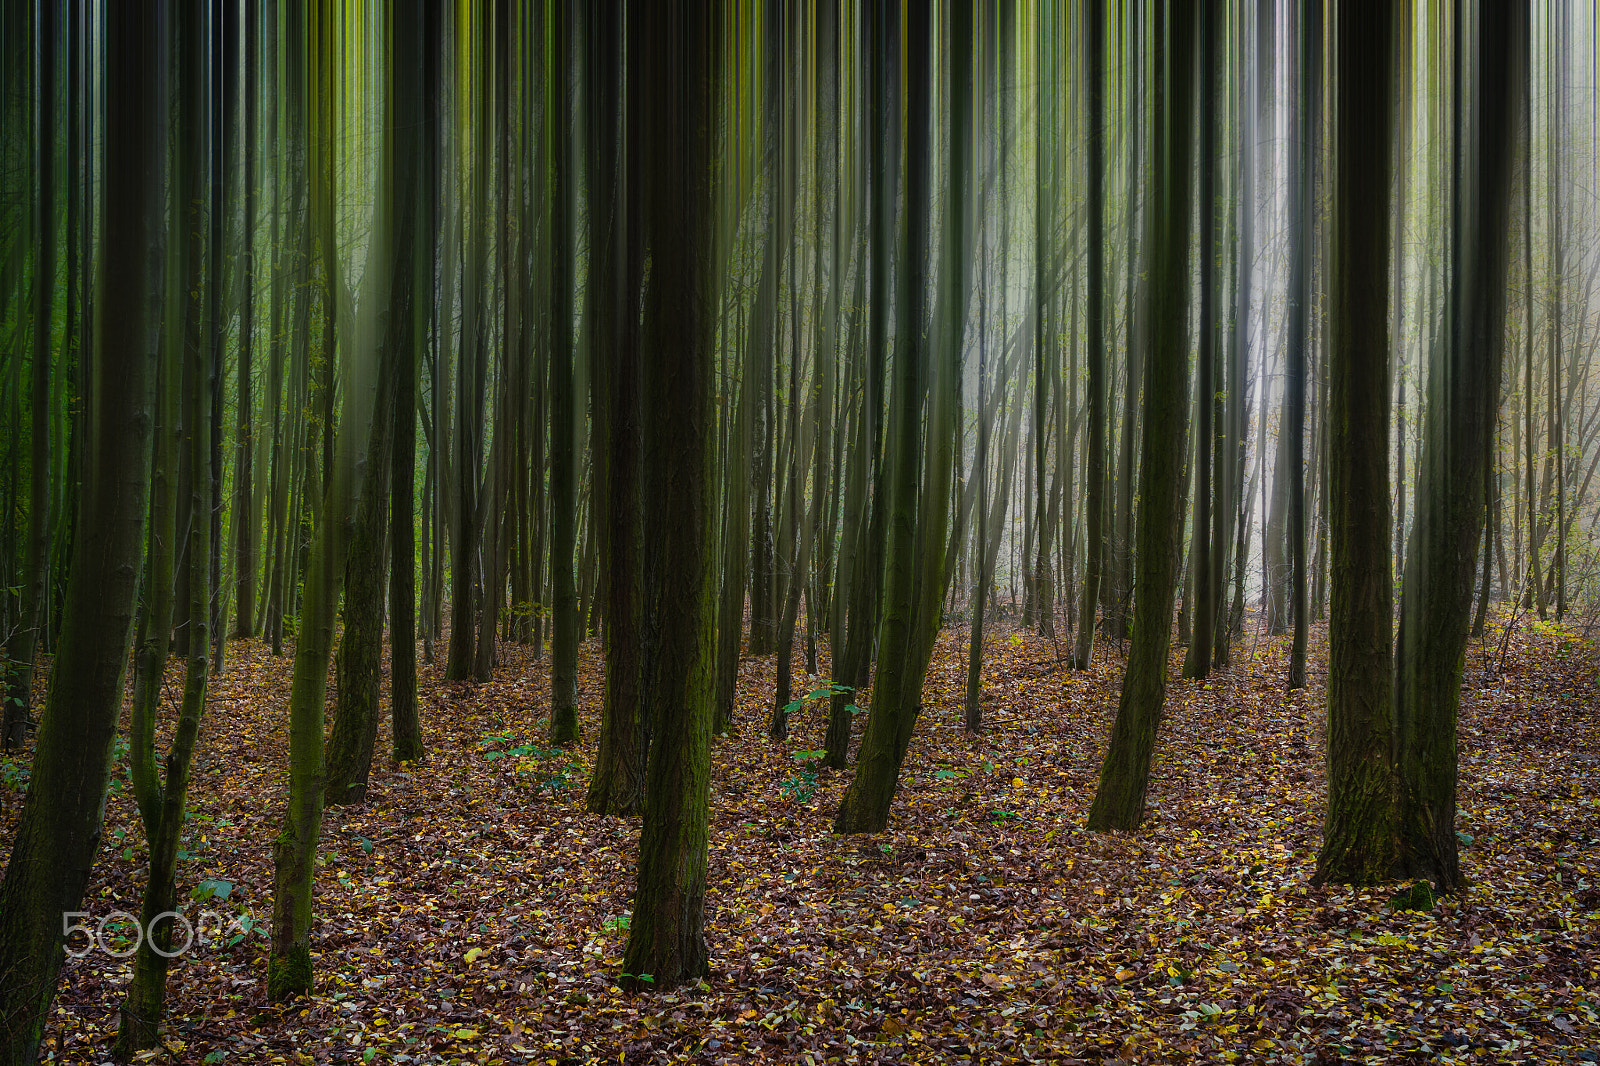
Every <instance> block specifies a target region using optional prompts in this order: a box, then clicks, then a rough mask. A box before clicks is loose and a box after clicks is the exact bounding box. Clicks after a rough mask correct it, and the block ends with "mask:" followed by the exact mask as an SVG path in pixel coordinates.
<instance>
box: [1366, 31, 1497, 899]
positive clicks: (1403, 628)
mask: <svg viewBox="0 0 1600 1066" xmlns="http://www.w3.org/2000/svg"><path fill="white" fill-rule="evenodd" d="M1528 17H1529V16H1528V6H1527V5H1526V4H1522V3H1506V4H1496V5H1489V6H1486V7H1484V8H1482V9H1481V10H1480V11H1479V13H1478V20H1479V23H1478V26H1477V27H1476V32H1475V33H1474V34H1473V36H1472V37H1470V38H1468V39H1470V40H1472V41H1475V42H1476V45H1475V52H1476V55H1475V56H1474V57H1473V58H1474V60H1475V61H1474V62H1473V63H1472V64H1471V66H1470V70H1467V71H1462V73H1461V74H1459V75H1458V77H1460V78H1461V80H1462V81H1468V80H1469V79H1470V84H1469V85H1467V86H1465V87H1463V86H1462V85H1461V84H1460V83H1459V82H1458V94H1460V95H1458V99H1462V98H1463V97H1464V96H1465V95H1466V93H1470V94H1471V99H1472V102H1471V107H1470V109H1465V110H1466V113H1467V114H1469V115H1470V116H1471V118H1470V119H1469V118H1462V119H1460V122H1461V125H1462V126H1463V127H1469V126H1470V128H1467V129H1463V131H1462V138H1463V139H1462V142H1461V143H1462V144H1463V145H1464V147H1463V149H1462V152H1461V158H1460V161H1459V164H1458V166H1457V169H1456V173H1455V176H1454V179H1455V182H1456V189H1455V200H1456V205H1457V209H1456V212H1455V225H1454V234H1453V241H1452V243H1453V245H1454V249H1453V256H1454V259H1455V268H1454V269H1453V270H1452V271H1451V273H1450V279H1451V295H1450V307H1449V321H1450V328H1451V334H1452V336H1451V337H1450V341H1449V343H1448V344H1446V345H1442V346H1440V347H1439V348H1438V349H1437V350H1436V352H1435V356H1434V358H1435V359H1436V360H1437V362H1436V363H1435V366H1434V369H1433V372H1432V373H1431V374H1429V375H1428V401H1427V402H1428V406H1427V412H1426V414H1425V422H1424V438H1423V444H1422V455H1421V464H1420V466H1419V484H1418V486H1417V494H1416V498H1417V521H1416V525H1415V526H1414V527H1413V530H1412V537H1413V541H1412V544H1411V545H1410V547H1409V548H1408V549H1407V551H1406V579H1405V583H1404V590H1405V591H1404V594H1403V595H1402V598H1401V601H1400V632H1399V637H1398V640H1397V642H1396V648H1395V671H1396V689H1395V703H1394V715H1395V719H1394V725H1395V739H1396V744H1395V750H1396V753H1397V754H1396V770H1397V772H1398V775H1399V811H1398V833H1399V841H1398V843H1399V849H1398V855H1397V857H1396V862H1395V867H1394V870H1393V873H1395V874H1397V875H1399V876H1405V877H1426V878H1428V879H1429V880H1431V881H1432V882H1433V883H1434V886H1435V887H1436V888H1437V889H1438V890H1439V891H1441V892H1454V891H1456V890H1457V889H1459V888H1460V887H1461V884H1462V878H1461V862H1460V857H1459V853H1458V847H1457V838H1456V824H1455V822H1456V772H1457V752H1456V716H1457V713H1458V710H1459V706H1460V699H1461V671H1462V665H1463V660H1464V656H1465V653H1466V646H1467V631H1468V627H1469V625H1470V622H1471V607H1472V587H1473V582H1474V578H1475V577H1476V563H1477V553H1478V544H1479V536H1480V534H1481V533H1482V532H1483V529H1484V516H1485V508H1486V502H1487V499H1486V497H1487V494H1486V492H1485V477H1484V475H1485V471H1486V469H1487V466H1488V456H1489V450H1488V448H1487V446H1486V442H1488V441H1489V440H1491V439H1492V437H1493V434H1494V425H1495V418H1496V415H1497V414H1498V412H1499V408H1500V370H1501V366H1502V363H1503V358H1504V349H1505V318H1506V259H1507V253H1508V241H1509V231H1510V214H1511V211H1510V197H1511V175H1512V169H1511V168H1512V163H1513V160H1514V158H1515V156H1516V154H1517V152H1516V148H1517V144H1516V141H1517V132H1518V131H1517V119H1518V116H1519V115H1520V113H1521V110H1522V102H1521V100H1520V99H1519V98H1518V96H1519V93H1520V92H1521V91H1522V90H1523V86H1524V79H1523V75H1522V65H1523V64H1524V63H1526V62H1527V61H1528V60H1527V47H1528ZM1457 32H1458V34H1459V33H1460V32H1461V29H1460V28H1458V30H1457ZM1458 39H1459V38H1458ZM1458 69H1460V67H1459V64H1458ZM1463 88H1464V89H1465V92H1463Z"/></svg>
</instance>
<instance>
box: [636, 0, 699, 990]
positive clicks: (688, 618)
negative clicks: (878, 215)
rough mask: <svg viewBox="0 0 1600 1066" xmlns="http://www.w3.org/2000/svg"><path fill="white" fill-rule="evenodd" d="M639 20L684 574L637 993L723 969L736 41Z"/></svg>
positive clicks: (640, 126) (658, 515)
mask: <svg viewBox="0 0 1600 1066" xmlns="http://www.w3.org/2000/svg"><path fill="white" fill-rule="evenodd" d="M630 14H631V16H632V17H633V18H634V19H637V22H636V23H635V25H636V26H637V29H638V30H639V32H638V33H637V34H634V33H630V34H629V37H630V38H631V39H638V40H647V41H652V42H655V47H653V48H650V49H646V50H644V51H643V53H642V54H639V55H637V56H636V57H633V58H632V64H634V66H633V71H632V72H630V77H629V79H628V82H629V93H630V96H632V97H633V99H631V100H630V107H629V123H628V128H629V129H630V130H638V131H641V132H640V133H639V134H638V135H637V136H638V138H639V140H642V141H644V142H645V145H646V148H647V151H648V157H647V158H648V163H649V169H648V173H649V174H650V177H651V180H650V181H649V183H648V184H647V186H646V187H645V189H644V190H643V197H644V219H645V224H646V226H647V234H648V240H649V249H650V258H651V262H652V264H653V265H652V269H651V271H650V281H649V288H648V291H647V292H646V295H645V311H644V313H645V329H646V338H647V339H648V341H649V346H648V350H649V351H650V352H651V359H650V361H649V369H648V370H647V374H648V375H649V377H648V380H647V385H648V387H649V389H650V391H649V395H650V396H652V397H653V398H654V400H655V402H654V403H653V404H652V405H651V407H650V414H649V416H648V422H649V426H648V433H649V436H648V438H647V442H648V447H649V449H650V452H651V454H653V455H655V456H657V457H658V460H657V462H658V465H657V471H658V474H657V476H656V477H655V478H653V479H652V481H651V483H650V484H649V485H648V486H647V487H646V495H645V500H646V507H647V512H646V522H647V529H648V531H649V535H650V536H651V537H652V538H654V539H656V540H657V541H658V542H659V543H660V550H661V558H662V559H664V560H670V561H671V564H670V565H668V566H663V567H662V568H661V570H660V572H659V574H658V575H657V580H658V585H657V588H656V589H655V596H654V597H653V598H654V601H655V603H656V605H657V610H659V612H660V614H659V623H660V624H659V627H658V633H659V636H658V638H657V639H658V640H659V648H658V652H657V655H656V657H655V661H654V663H653V666H652V668H651V670H650V674H649V690H648V693H647V699H648V701H649V704H650V706H651V717H652V721H653V723H654V726H655V728H654V741H653V743H652V745H651V748H650V765H649V770H648V774H647V778H646V788H647V796H648V799H647V801H646V805H645V814H644V827H643V830H642V832H641V834H640V839H639V879H638V887H637V890H636V892H635V894H634V902H633V920H632V925H631V927H630V929H629V934H628V946H627V950H626V952H625V954H624V956H623V963H622V968H623V972H624V974H626V975H628V976H627V977H625V978H624V980H626V981H627V982H628V983H630V984H633V985H637V984H638V983H639V982H640V981H642V980H643V979H644V978H643V975H646V974H648V975H650V977H651V978H653V987H655V988H670V987H672V986H675V985H678V984H681V983H682V982H684V981H688V980H692V979H694V978H696V977H700V976H702V975H704V974H705V973H706V972H707V969H708V959H707V952H706V940H705V892H706V863H707V836H706V834H707V823H708V819H709V815H710V809H709V803H710V784H711V723H712V702H713V695H714V678H713V666H714V664H715V631H716V610H715V603H716V599H715V590H716V578H717V571H716V565H715V550H716V538H715V536H713V530H714V525H713V510H712V501H713V499H714V492H713V476H712V474H713V471H714V469H715V465H714V464H715V441H716V419H715V409H714V405H713V394H714V391H715V388H716V371H715V367H716V361H715V347H714V326H715V316H714V311H713V309H714V306H715V291H716V290H715V284H714V281H713V279H712V275H711V258H712V256H711V248H712V240H713V228H714V223H715V218H716V212H715V206H714V203H715V202H714V198H713V189H714V175H713V173H712V159H713V156H712V147H713V136H712V130H713V129H714V128H715V118H716V115H715V108H714V100H715V92H714V85H715V70H716V50H717V41H718V40H719V35H720V32H721V30H720V27H719V26H718V25H717V20H716V18H715V16H714V15H713V14H711V12H710V11H709V10H707V9H706V8H705V7H703V6H702V5H700V4H698V3H694V2H692V0H663V2H660V3H652V4H648V5H644V6H643V7H642V8H636V9H634V11H633V12H631V13H630ZM632 28H633V27H630V29H632ZM635 73H636V75H637V76H632V75H633V74H635ZM635 117H637V119H638V120H639V121H638V122H635V121H634V118H635ZM633 143H634V144H635V145H637V144H638V143H639V141H634V142H633Z"/></svg>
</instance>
